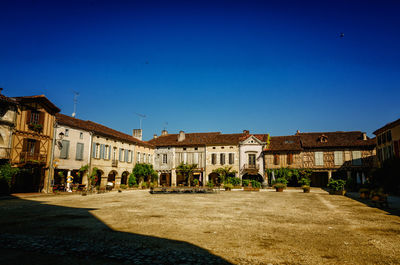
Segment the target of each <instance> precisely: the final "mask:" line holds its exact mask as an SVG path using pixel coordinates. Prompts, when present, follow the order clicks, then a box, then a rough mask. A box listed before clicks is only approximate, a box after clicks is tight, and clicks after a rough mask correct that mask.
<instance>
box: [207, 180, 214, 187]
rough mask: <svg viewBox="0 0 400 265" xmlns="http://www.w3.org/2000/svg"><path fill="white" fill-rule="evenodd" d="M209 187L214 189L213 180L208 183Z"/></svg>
mask: <svg viewBox="0 0 400 265" xmlns="http://www.w3.org/2000/svg"><path fill="white" fill-rule="evenodd" d="M206 185H207V187H209V188H213V187H214V183H213V182H212V180H210V181H207V184H206Z"/></svg>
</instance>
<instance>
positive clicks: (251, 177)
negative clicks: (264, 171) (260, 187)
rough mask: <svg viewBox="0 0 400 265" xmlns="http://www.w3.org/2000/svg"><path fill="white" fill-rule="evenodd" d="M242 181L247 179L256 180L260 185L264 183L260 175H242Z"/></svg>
mask: <svg viewBox="0 0 400 265" xmlns="http://www.w3.org/2000/svg"><path fill="white" fill-rule="evenodd" d="M242 179H248V180H256V181H258V182H260V183H263V182H264V178H263V177H262V176H261V175H260V174H247V173H246V174H244V175H243V176H242Z"/></svg>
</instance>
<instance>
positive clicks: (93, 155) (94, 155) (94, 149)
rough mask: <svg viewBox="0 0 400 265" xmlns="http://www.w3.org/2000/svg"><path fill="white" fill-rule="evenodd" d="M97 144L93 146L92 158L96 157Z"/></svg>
mask: <svg viewBox="0 0 400 265" xmlns="http://www.w3.org/2000/svg"><path fill="white" fill-rule="evenodd" d="M96 145H97V144H96V143H93V145H92V157H96Z"/></svg>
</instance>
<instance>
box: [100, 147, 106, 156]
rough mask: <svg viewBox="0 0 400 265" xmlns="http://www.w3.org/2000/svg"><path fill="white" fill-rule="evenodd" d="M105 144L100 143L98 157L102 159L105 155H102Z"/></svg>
mask: <svg viewBox="0 0 400 265" xmlns="http://www.w3.org/2000/svg"><path fill="white" fill-rule="evenodd" d="M104 149H105V145H104V144H101V145H100V159H104V158H105V156H104V152H105V150H104Z"/></svg>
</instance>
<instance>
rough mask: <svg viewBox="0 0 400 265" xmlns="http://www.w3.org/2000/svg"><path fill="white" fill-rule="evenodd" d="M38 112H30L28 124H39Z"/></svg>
mask: <svg viewBox="0 0 400 265" xmlns="http://www.w3.org/2000/svg"><path fill="white" fill-rule="evenodd" d="M39 118H40V112H39V111H31V118H30V123H33V124H39Z"/></svg>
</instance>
